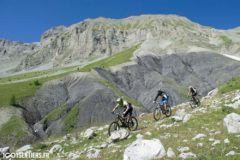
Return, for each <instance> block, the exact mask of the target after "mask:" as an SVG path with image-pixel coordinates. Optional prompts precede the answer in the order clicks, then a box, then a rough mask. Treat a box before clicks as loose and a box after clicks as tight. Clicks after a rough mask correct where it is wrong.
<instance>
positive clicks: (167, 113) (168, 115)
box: [165, 105, 172, 117]
mask: <svg viewBox="0 0 240 160" xmlns="http://www.w3.org/2000/svg"><path fill="white" fill-rule="evenodd" d="M165 115H166V116H167V117H170V116H171V115H172V109H171V106H170V105H167V110H166V112H165Z"/></svg>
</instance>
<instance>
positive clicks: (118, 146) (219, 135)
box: [5, 90, 240, 160]
mask: <svg viewBox="0 0 240 160" xmlns="http://www.w3.org/2000/svg"><path fill="white" fill-rule="evenodd" d="M216 93H217V90H214V91H213V92H211V94H209V95H208V96H206V97H204V98H202V100H201V102H202V105H201V107H199V108H195V109H191V108H190V107H189V104H188V103H183V104H181V105H178V106H176V107H175V108H174V112H173V113H174V116H172V117H170V118H165V117H162V119H161V120H160V121H154V120H153V117H152V114H142V115H141V116H140V117H138V120H139V129H138V130H136V131H133V132H130V133H129V131H128V130H126V129H121V130H119V131H117V132H115V133H114V134H113V135H112V136H110V137H108V136H107V128H108V125H105V126H98V127H91V128H88V129H86V130H84V131H75V132H74V133H72V134H67V135H65V136H63V137H58V138H50V139H47V140H46V141H43V142H38V143H36V144H33V145H26V146H23V147H21V148H19V149H17V150H16V149H11V150H12V151H13V152H15V151H16V152H18V153H20V152H42V153H49V155H48V156H50V157H49V159H59V158H60V159H104V160H105V159H109V160H112V159H114V160H115V159H119V160H120V159H124V160H135V159H136V160H142V159H145V160H151V159H219V160H223V159H229V160H234V159H239V157H240V148H239V143H240V141H239V140H240V139H239V136H240V123H239V119H240V108H239V107H240V99H239V97H240V91H239V90H238V91H233V92H229V93H225V94H223V95H221V94H216ZM227 106H231V107H227ZM232 106H236V107H232ZM186 117H188V118H186ZM5 150H6V149H5Z"/></svg>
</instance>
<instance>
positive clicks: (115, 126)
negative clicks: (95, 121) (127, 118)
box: [108, 122, 120, 136]
mask: <svg viewBox="0 0 240 160" xmlns="http://www.w3.org/2000/svg"><path fill="white" fill-rule="evenodd" d="M119 129H120V126H119V124H118V123H117V122H112V123H111V124H110V125H109V127H108V135H109V136H111V133H113V132H114V131H118V130H119Z"/></svg>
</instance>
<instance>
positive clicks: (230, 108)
mask: <svg viewBox="0 0 240 160" xmlns="http://www.w3.org/2000/svg"><path fill="white" fill-rule="evenodd" d="M233 111H234V109H233V108H232V107H229V106H225V105H223V106H222V112H224V113H227V114H229V113H232V112H233Z"/></svg>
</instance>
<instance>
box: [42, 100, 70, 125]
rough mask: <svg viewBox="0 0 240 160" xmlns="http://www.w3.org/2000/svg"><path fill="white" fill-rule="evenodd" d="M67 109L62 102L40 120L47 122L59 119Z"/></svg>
mask: <svg viewBox="0 0 240 160" xmlns="http://www.w3.org/2000/svg"><path fill="white" fill-rule="evenodd" d="M66 110H67V105H66V104H63V105H62V106H59V107H57V108H55V109H54V110H52V111H51V112H49V113H48V114H47V115H46V116H45V117H44V118H43V119H42V120H41V122H49V121H54V120H57V119H59V118H60V117H61V116H62V115H63V114H64V113H65V112H66Z"/></svg>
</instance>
